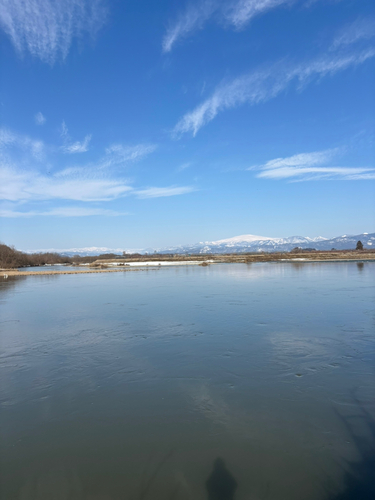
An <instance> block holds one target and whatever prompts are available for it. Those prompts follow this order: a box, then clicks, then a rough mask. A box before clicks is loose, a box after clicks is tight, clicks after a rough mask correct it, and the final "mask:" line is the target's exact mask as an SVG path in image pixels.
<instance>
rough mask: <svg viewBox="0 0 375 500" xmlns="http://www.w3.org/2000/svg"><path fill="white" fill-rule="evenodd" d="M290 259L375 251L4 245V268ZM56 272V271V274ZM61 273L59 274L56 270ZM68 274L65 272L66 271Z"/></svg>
mask: <svg viewBox="0 0 375 500" xmlns="http://www.w3.org/2000/svg"><path fill="white" fill-rule="evenodd" d="M287 260H303V261H309V262H311V261H332V260H333V261H341V260H375V249H374V250H369V249H363V250H333V249H332V250H329V251H320V250H311V249H302V248H295V249H293V250H292V251H290V252H270V253H266V252H256V253H235V254H195V255H194V254H191V255H187V254H156V253H155V254H152V255H142V254H138V253H137V254H127V255H123V256H122V255H121V256H120V255H115V254H102V255H98V256H89V257H81V256H79V255H75V256H73V257H67V256H64V255H59V254H57V253H34V254H27V253H24V252H20V251H18V250H16V249H15V248H13V247H9V246H7V245H4V244H0V269H16V268H18V267H27V266H43V265H51V264H68V265H77V266H78V265H80V264H90V267H93V268H96V269H98V270H99V269H102V270H105V269H106V268H107V267H108V266H110V265H111V264H113V263H115V262H116V263H118V264H119V265H120V266H126V265H127V264H128V263H131V262H139V263H142V262H156V261H162V262H166V261H169V262H180V263H181V262H191V261H195V262H200V263H202V264H203V265H206V261H211V262H215V263H251V262H275V261H287ZM54 272H55V271H54ZM56 272H57V271H56ZM62 272H64V271H62Z"/></svg>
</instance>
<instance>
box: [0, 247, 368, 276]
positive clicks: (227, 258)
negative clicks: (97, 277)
mask: <svg viewBox="0 0 375 500" xmlns="http://www.w3.org/2000/svg"><path fill="white" fill-rule="evenodd" d="M366 261H367V262H371V261H372V262H374V261H375V252H374V251H362V252H359V251H329V252H296V253H292V252H288V253H257V254H229V255H222V254H216V255H202V254H200V255H174V256H170V255H168V256H166V258H165V259H163V258H162V257H161V256H160V255H158V256H157V257H156V256H155V257H154V258H153V257H152V256H144V257H143V258H142V257H141V258H138V259H137V260H135V259H131V258H123V259H98V260H96V261H95V262H93V263H91V264H80V265H77V266H76V267H75V268H74V269H66V270H64V269H61V267H62V266H61V265H59V268H60V269H59V270H51V269H49V270H45V271H43V270H42V269H43V267H42V266H41V270H40V271H39V270H37V271H35V270H33V271H27V268H24V270H18V269H0V276H1V277H8V276H37V275H57V274H92V273H116V272H117V273H118V272H129V271H144V270H147V269H160V268H161V267H165V266H192V265H199V266H208V265H210V264H236V263H237V264H251V263H256V262H284V263H285V262H290V263H309V262H366Z"/></svg>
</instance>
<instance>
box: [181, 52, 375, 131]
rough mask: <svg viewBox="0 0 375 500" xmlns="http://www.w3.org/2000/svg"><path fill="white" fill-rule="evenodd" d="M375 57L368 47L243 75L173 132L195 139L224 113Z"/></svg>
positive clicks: (186, 116) (210, 99)
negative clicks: (202, 129)
mask: <svg viewBox="0 0 375 500" xmlns="http://www.w3.org/2000/svg"><path fill="white" fill-rule="evenodd" d="M374 56H375V48H368V49H364V50H362V51H360V52H353V53H350V54H342V55H331V56H324V57H319V58H317V59H315V60H313V61H309V62H307V63H302V64H297V65H294V66H292V65H290V64H289V65H288V64H286V63H282V62H281V63H277V64H274V65H273V66H270V67H269V68H268V69H263V70H259V71H254V72H253V73H250V74H247V75H244V76H241V77H239V78H236V79H234V80H232V81H231V82H229V83H224V84H222V85H220V86H219V87H218V88H217V89H216V90H215V92H214V93H213V94H212V96H211V97H209V98H208V99H206V100H205V101H204V102H203V103H202V104H200V105H199V106H197V107H196V108H195V109H194V110H193V111H191V112H189V113H187V114H185V115H184V116H183V117H182V118H181V119H180V120H179V122H178V123H177V124H176V126H175V128H174V129H173V135H174V136H175V137H179V136H180V135H181V134H184V133H187V132H191V133H192V134H193V136H195V135H196V134H197V132H198V131H199V129H200V128H201V127H203V126H204V125H206V124H207V123H209V122H210V121H211V120H213V119H214V118H215V117H216V115H217V114H218V113H220V112H222V111H225V110H228V109H232V108H235V107H237V106H240V105H242V104H245V103H247V104H250V105H255V104H259V103H262V102H266V101H269V100H270V99H273V98H275V97H277V96H278V95H279V94H280V93H281V92H283V91H285V90H286V89H287V87H288V86H289V85H292V84H293V83H294V84H295V86H296V88H297V89H302V88H303V87H304V86H306V85H307V84H308V83H310V82H312V81H313V80H319V79H321V78H323V77H326V76H332V75H334V74H336V73H338V72H339V71H343V70H345V69H348V68H350V67H355V66H357V65H359V64H362V63H364V62H365V61H367V60H368V59H370V58H373V57H374Z"/></svg>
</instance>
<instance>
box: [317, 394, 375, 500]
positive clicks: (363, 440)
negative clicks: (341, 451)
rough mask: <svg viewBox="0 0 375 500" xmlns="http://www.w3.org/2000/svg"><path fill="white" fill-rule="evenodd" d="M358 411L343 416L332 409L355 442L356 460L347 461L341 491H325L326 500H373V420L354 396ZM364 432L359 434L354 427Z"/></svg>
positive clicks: (374, 430)
mask: <svg viewBox="0 0 375 500" xmlns="http://www.w3.org/2000/svg"><path fill="white" fill-rule="evenodd" d="M354 400H355V401H356V403H357V405H358V409H359V413H357V414H356V415H353V416H344V415H341V414H340V413H339V412H337V411H336V413H337V415H338V417H339V418H340V419H341V421H342V422H343V424H344V425H345V427H346V428H347V430H348V434H349V436H350V438H351V441H352V442H353V443H354V444H355V446H356V448H357V451H358V454H359V456H360V459H359V460H358V461H353V462H347V463H346V467H345V471H344V477H343V490H342V491H341V492H339V493H335V494H329V495H328V496H327V500H374V499H375V419H374V417H373V416H372V415H371V414H370V412H369V411H368V410H367V409H366V408H365V407H364V405H362V404H361V403H360V402H359V401H358V399H357V398H354ZM366 428H367V433H366V434H364V435H361V433H359V432H358V430H362V432H363V430H365V429H366Z"/></svg>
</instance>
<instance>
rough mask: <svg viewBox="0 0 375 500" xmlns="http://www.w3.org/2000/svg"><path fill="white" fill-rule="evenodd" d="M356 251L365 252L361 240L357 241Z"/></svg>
mask: <svg viewBox="0 0 375 500" xmlns="http://www.w3.org/2000/svg"><path fill="white" fill-rule="evenodd" d="M355 249H356V250H363V243H362V241H361V240H359V241H357V246H356V247H355Z"/></svg>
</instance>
